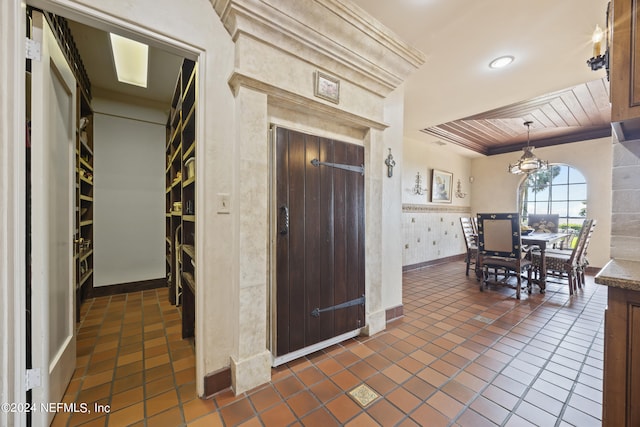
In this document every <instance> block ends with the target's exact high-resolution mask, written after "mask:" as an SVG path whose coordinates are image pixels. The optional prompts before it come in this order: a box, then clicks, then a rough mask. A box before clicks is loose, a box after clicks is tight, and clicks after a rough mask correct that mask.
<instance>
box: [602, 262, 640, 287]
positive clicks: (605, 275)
mask: <svg viewBox="0 0 640 427" xmlns="http://www.w3.org/2000/svg"><path fill="white" fill-rule="evenodd" d="M595 282H596V283H598V284H600V285H605V286H612V287H615V288H622V289H629V290H632V291H640V261H629V260H621V259H612V260H611V261H609V262H608V263H607V265H605V266H604V267H603V268H602V270H600V272H599V273H598V274H597V275H596V277H595Z"/></svg>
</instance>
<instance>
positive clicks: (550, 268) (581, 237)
mask: <svg viewBox="0 0 640 427" xmlns="http://www.w3.org/2000/svg"><path fill="white" fill-rule="evenodd" d="M593 222H594V220H593V219H586V220H585V221H584V222H583V223H582V228H581V229H580V232H579V234H578V241H577V243H576V245H575V246H574V247H573V248H571V249H570V250H561V249H550V250H548V251H546V252H545V255H544V257H545V261H546V268H547V274H550V275H553V276H556V277H560V278H562V279H567V282H568V285H569V295H573V293H574V291H576V290H577V289H578V288H579V287H580V288H581V287H582V284H583V282H584V275H583V274H581V272H580V268H581V267H580V265H581V259H582V256H583V253H584V250H585V248H586V244H587V238H588V236H589V234H590V233H592V228H593ZM531 261H532V263H533V269H534V271H535V275H536V278H537V277H538V275H539V274H540V269H541V268H542V254H541V253H540V252H537V251H533V252H532V253H531Z"/></svg>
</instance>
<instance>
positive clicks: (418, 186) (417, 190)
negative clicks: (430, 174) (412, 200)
mask: <svg viewBox="0 0 640 427" xmlns="http://www.w3.org/2000/svg"><path fill="white" fill-rule="evenodd" d="M426 192H427V189H426V188H422V177H421V176H420V172H418V173H417V174H416V185H415V186H414V187H413V194H417V195H418V196H422V195H423V194H425V193H426Z"/></svg>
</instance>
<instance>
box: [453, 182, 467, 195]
mask: <svg viewBox="0 0 640 427" xmlns="http://www.w3.org/2000/svg"><path fill="white" fill-rule="evenodd" d="M456 197H457V198H458V199H464V198H465V197H467V193H463V192H462V183H461V182H460V178H458V183H457V184H456Z"/></svg>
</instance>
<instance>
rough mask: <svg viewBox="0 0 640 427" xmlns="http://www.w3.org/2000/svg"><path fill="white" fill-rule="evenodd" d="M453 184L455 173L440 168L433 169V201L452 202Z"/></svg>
mask: <svg viewBox="0 0 640 427" xmlns="http://www.w3.org/2000/svg"><path fill="white" fill-rule="evenodd" d="M452 185H453V174H452V173H451V172H445V171H441V170H438V169H433V171H432V173H431V202H432V203H451V188H452Z"/></svg>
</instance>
